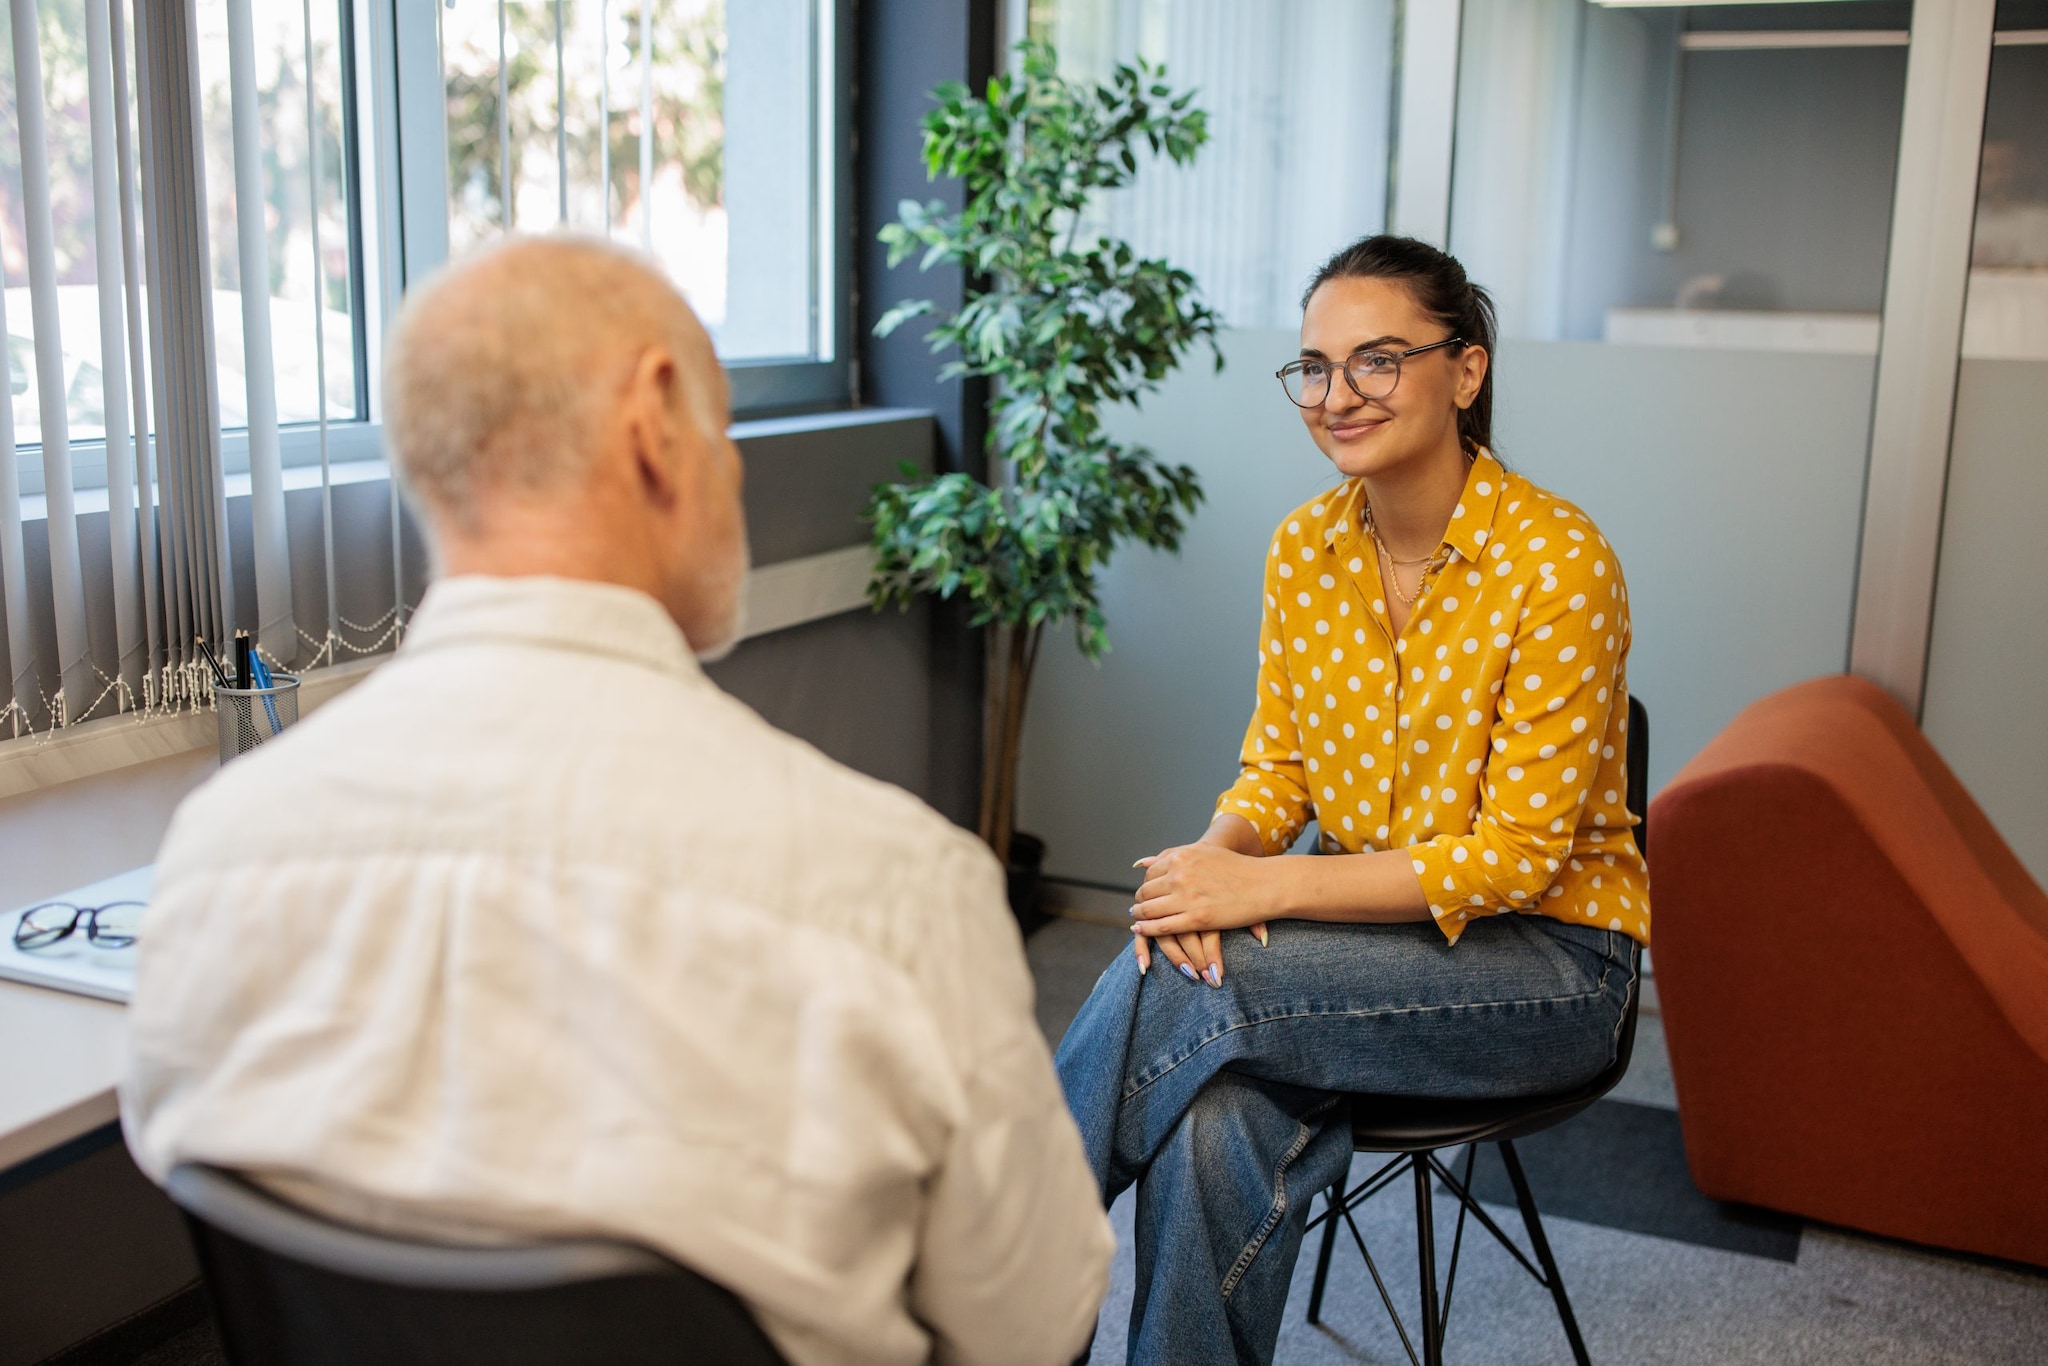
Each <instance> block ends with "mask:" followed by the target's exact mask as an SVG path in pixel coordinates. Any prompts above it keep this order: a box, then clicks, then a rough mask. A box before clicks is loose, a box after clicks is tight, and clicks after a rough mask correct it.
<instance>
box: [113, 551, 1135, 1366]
mask: <svg viewBox="0 0 2048 1366" xmlns="http://www.w3.org/2000/svg"><path fill="white" fill-rule="evenodd" d="M1031 1000H1032V988H1031V982H1030V979H1029V977H1028V975H1027V974H1026V971H1025V966H1024V960H1023V957H1022V955H1021V953H1020V952H1019V941H1018V937H1017V933H1016V930H1015V927H1014V924H1013V922H1012V920H1011V918H1010V915H1009V913H1008V910H1007V908H1006V906H1005V902H1004V891H1003V885H1002V878H1001V875H1000V872H999V870H998V868H997V866H996V864H995V861H994V860H993V859H991V858H990V857H989V855H988V853H987V850H986V849H985V848H984V847H983V846H982V845H981V844H980V843H979V842H977V841H976V840H974V839H973V838H972V837H971V836H969V835H967V834H965V833H963V832H961V831H959V830H957V829H956V828H954V827H953V826H952V825H951V824H949V823H948V822H947V821H945V820H943V819H942V818H941V817H939V816H938V815H936V814H935V813H933V812H932V811H930V810H929V809H928V808H926V807H924V806H923V805H921V804H920V803H918V802H917V801H916V800H914V799H913V798H911V797H910V796H908V795H907V794H905V793H903V792H901V791H899V790H897V789H895V788H892V787H889V786H887V785H886V784H883V783H880V782H876V781H873V780H871V779H868V778H864V777H861V776H860V775H858V774H855V773H853V772H851V771H849V770H847V769H845V768H842V767H840V766H839V765H837V764H835V763H833V762H831V761H830V760H828V759H826V758H825V757H824V756H822V755H820V754H819V753H817V752H816V751H815V750H813V749H812V748H810V747H809V746H808V745H805V744H803V743H802V742H800V741H798V740H795V739H793V738H791V737H789V736H787V735H784V734H782V733H780V732H778V731H776V730H774V729H773V728H772V727H770V726H769V725H768V724H767V723H766V722H764V721H762V720H761V719H760V718H759V717H757V716H755V715H754V714H753V713H752V712H751V711H749V710H748V709H747V708H746V707H744V706H742V705H741V704H740V703H739V702H737V701H735V700H733V699H732V698H730V697H728V696H727V695H725V694H724V693H722V692H720V691H719V689H718V688H717V687H716V686H714V685H713V684H712V683H711V682H710V680H709V679H707V678H706V677H705V676H704V674H703V673H702V671H701V670H700V669H699V667H698V665H697V663H696V661H695V659H694V658H693V657H692V655H691V654H690V651H689V649H688V647H687V645H686V644H685V642H684V640H683V637H682V634H681V633H680V632H679V631H678V630H677V629H676V627H675V626H674V624H673V623H672V622H671V621H670V620H669V618H668V617H667V615H666V614H665V613H664V612H663V611H662V610H661V608H660V607H659V606H658V605H657V604H656V603H655V602H654V601H653V600H652V599H651V598H648V597H646V596H644V595H642V594H639V593H636V592H633V591H631V590H628V589H624V588H617V587H611V586H607V585H599V584H591V583H577V582H569V581H565V580H559V579H539V578H530V579H492V578H478V577H465V578H455V579H449V580H445V581H443V582H441V583H438V584H436V585H435V586H434V587H433V588H432V589H431V590H430V591H429V593H428V594H427V597H426V600H425V602H424V603H423V604H422V605H421V607H420V610H419V612H418V614H417V616H416V617H415V619H414V622H413V625H412V627H411V629H410V631H409V633H408V637H407V639H406V642H405V645H404V647H403V648H402V649H401V650H400V651H399V652H398V655H397V657H396V658H395V659H394V660H393V661H392V662H391V663H389V664H386V665H385V666H384V667H383V668H381V669H380V670H378V671H377V673H376V674H375V675H374V676H372V677H371V678H370V679H368V680H367V681H365V682H364V683H362V684H360V685H359V686H358V687H356V688H355V689H354V690H353V691H352V692H350V693H348V694H347V695H346V696H344V697H342V698H340V699H338V700H337V701H335V702H333V703H332V704H330V705H329V706H327V707H325V708H323V709H322V710H321V711H320V712H319V713H318V714H316V715H314V716H311V717H309V718H308V719H307V720H306V721H305V722H304V723H302V724H301V725H299V726H297V727H295V728H294V729H292V730H291V731H290V732H289V733H288V734H286V735H284V736H282V737H280V738H279V739H277V740H274V741H272V742H270V743H268V744H266V745H264V746H263V747H262V748H260V749H259V750H257V751H255V752H254V753H252V754H249V755H247V756H245V757H243V758H240V759H237V760H235V761H234V762H233V763H232V764H230V765H229V766H228V767H227V768H225V769H224V770H223V771H222V772H221V773H220V775H219V776H217V777H215V778H213V779H212V780H211V781H209V782H208V783H206V785H205V786H203V787H201V788H200V789H199V790H198V791H197V792H195V793H193V794H192V796H191V797H189V798H188V799H187V800H186V801H185V803H184V805H183V806H182V807H180V808H179V810H178V813H177V816H176V818H175V819H174V821H173V822H172V825H171V830H170V834H169V835H168V837H167V838H166V840H165V843H164V847H163V851H162V853H161V855H160V859H159V863H158V867H157V875H156V894H155V899H154V901H153V902H152V904H151V905H150V907H149V910H148V912H147V914H146V916H145V918H144V921H143V926H142V932H141V950H140V962H139V971H138V975H137V980H136V987H135V994H134V999H133V1002H132V1004H131V1006H130V1009H129V1019H130V1042H131V1049H132V1058H131V1064H130V1069H129V1073H128V1077H127V1080H126V1082H125V1083H124V1084H123V1086H122V1088H121V1115H122V1123H123V1125H124V1127H125V1130H126V1133H127V1136H128V1143H129V1146H130V1147H131V1148H132V1149H133V1151H134V1153H135V1157H136V1160H137V1161H138V1163H139V1164H140V1165H141V1166H142V1168H143V1170H144V1171H146V1172H147V1173H149V1175H150V1176H152V1177H154V1178H156V1179H157V1180H159V1181H161V1180H162V1179H163V1177H164V1175H165V1174H166V1172H168V1171H169V1169H170V1168H171V1166H172V1165H174V1164H175V1163H178V1162H181V1161H187V1160H192V1161H202V1162H208V1163H213V1164H217V1165H220V1166H225V1167H231V1168H238V1169H243V1170H247V1171H250V1172H252V1173H255V1174H257V1175H259V1177H261V1179H263V1180H264V1181H265V1182H266V1184H270V1185H272V1186H273V1187H275V1188H277V1189H279V1190H280V1191H281V1192H283V1193H286V1194H288V1195H290V1196H292V1197H293V1198H294V1199H297V1200H300V1201H302V1202H306V1203H309V1204H312V1205H314V1206H315V1207H318V1208H322V1209H325V1210H326V1211H328V1212H329V1213H331V1214H334V1215H337V1216H339V1217H343V1218H346V1219H349V1220H352V1221H357V1222H363V1223H368V1224H370V1225H373V1226H377V1227H382V1228H385V1229H387V1230H391V1231H396V1232H410V1233H415V1234H423V1235H429V1236H452V1237H520V1238H530V1237H536V1236H546V1235H551V1234H553V1235H560V1234H571V1233H595V1234H605V1235H613V1236H619V1237H623V1238H627V1239H631V1240H635V1241H639V1242H643V1243H645V1244H648V1245H650V1246H652V1247H654V1248H657V1249H659V1250H661V1251H663V1252H665V1253H667V1254H668V1255H670V1256H672V1257H674V1258H676V1259H677V1260H678V1261H680V1262H682V1263H684V1264H686V1265H688V1266H690V1267H693V1268H695V1269H696V1270H698V1271H700V1272H702V1273H704V1274H705V1275H708V1276H710V1277H711V1278H712V1279H714V1280H716V1281H718V1282H720V1283H722V1284H724V1285H725V1286H727V1287H728V1288H730V1289H731V1290H732V1291H733V1292H734V1293H736V1294H737V1295H739V1296H740V1297H741V1298H742V1299H743V1300H744V1301H746V1302H747V1304H748V1305H749V1307H750V1308H752V1310H753V1311H754V1313H755V1314H756V1316H757V1317H758V1318H759V1320H760V1322H761V1324H762V1326H763V1327H764V1328H765V1329H766V1330H767V1332H768V1333H769V1335H770V1336H771V1337H772V1338H773V1339H774V1340H775V1342H776V1344H777V1345H778V1346H779V1347H780V1348H781V1349H782V1350H783V1352H784V1353H785V1354H786V1355H787V1356H789V1357H790V1359H791V1360H792V1361H794V1362H797V1363H799V1364H800V1366H810V1364H811V1363H823V1362H843V1361H862V1362H915V1361H921V1360H925V1359H926V1358H927V1357H928V1356H929V1357H935V1358H936V1359H938V1360H941V1361H967V1362H1048V1363H1049V1362H1065V1361H1067V1360H1070V1359H1071V1358H1072V1357H1073V1356H1074V1354H1075V1353H1076V1352H1077V1351H1078V1350H1079V1349H1080V1347H1081V1345H1082V1343H1083V1342H1084V1341H1085V1340H1086V1339H1087V1336H1088V1333H1089V1331H1090V1329H1091V1328H1092V1326H1093V1325H1094V1322H1095V1315H1096V1307H1097V1305H1098V1304H1099V1303H1100V1301H1101V1298H1102V1295H1103V1291H1104V1288H1105V1285H1106V1283H1107V1277H1108V1265H1109V1258H1110V1251H1111V1235H1110V1232H1109V1226H1108V1222H1107V1220H1106V1218H1105V1217H1104V1214H1103V1211H1102V1207H1101V1202H1100V1197H1099V1194H1098V1192H1097V1190H1096V1187H1095V1183H1094V1181H1093V1179H1092V1177H1091V1176H1090V1174H1089V1171H1088V1167H1087V1164H1086V1161H1085V1159H1084V1157H1083V1155H1082V1150H1081V1143H1080V1137H1079V1135H1078V1133H1077V1132H1076V1131H1075V1128H1074V1125H1073V1122H1072V1120H1071V1119H1070V1118H1069V1116H1068V1114H1067V1110H1066V1106H1065V1103H1064V1101H1063V1099H1062V1097H1061V1094H1060V1089H1059V1086H1058V1082H1057V1079H1056V1078H1055V1076H1054V1074H1053V1070H1052V1065H1051V1059H1050V1057H1049V1056H1048V1054H1047V1051H1046V1046H1045V1043H1044V1040H1043V1039H1042V1038H1041V1037H1040V1035H1039V1033H1038V1029H1037V1026H1036V1024H1035V1023H1034V1021H1033V1017H1032V1005H1031Z"/></svg>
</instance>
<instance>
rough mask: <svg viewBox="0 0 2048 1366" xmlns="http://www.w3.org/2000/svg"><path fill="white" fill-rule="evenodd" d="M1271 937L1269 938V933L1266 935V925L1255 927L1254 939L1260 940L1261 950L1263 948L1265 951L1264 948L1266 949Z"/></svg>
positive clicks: (1253, 931)
mask: <svg viewBox="0 0 2048 1366" xmlns="http://www.w3.org/2000/svg"><path fill="white" fill-rule="evenodd" d="M1269 937H1270V936H1268V935H1267V933H1266V927H1265V926H1264V925H1258V926H1255V927H1253V929H1252V938H1254V939H1256V940H1258V941H1259V947H1260V948H1262V949H1263V948H1265V947H1266V941H1267V939H1268V938H1269Z"/></svg>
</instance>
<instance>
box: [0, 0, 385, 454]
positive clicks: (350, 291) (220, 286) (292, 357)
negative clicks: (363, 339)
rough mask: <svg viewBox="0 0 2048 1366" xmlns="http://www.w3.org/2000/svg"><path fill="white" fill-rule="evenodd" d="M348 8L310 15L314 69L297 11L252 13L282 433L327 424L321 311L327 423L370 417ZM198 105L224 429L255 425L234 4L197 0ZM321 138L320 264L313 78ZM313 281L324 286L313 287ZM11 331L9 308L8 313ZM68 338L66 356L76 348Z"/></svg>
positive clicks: (322, 0)
mask: <svg viewBox="0 0 2048 1366" xmlns="http://www.w3.org/2000/svg"><path fill="white" fill-rule="evenodd" d="M342 3H345V0H315V2H314V4H313V5H312V7H311V9H312V18H313V41H312V52H313V60H312V63H311V65H310V67H309V66H308V63H307V61H306V31H305V27H304V24H303V22H302V17H303V16H302V13H301V7H300V6H299V5H296V4H289V3H287V4H275V3H272V4H266V3H263V0H256V3H254V4H253V5H251V7H250V9H251V14H252V17H253V19H254V22H255V34H256V43H255V47H256V100H257V109H258V116H257V117H258V128H259V130H260V140H261V143H262V147H263V192H264V202H263V204H262V206H261V208H260V212H261V213H262V215H263V221H264V222H265V223H266V224H267V225H268V232H267V233H266V234H265V235H266V238H267V245H268V254H269V258H270V278H269V280H267V281H265V282H264V283H263V288H264V290H265V291H266V292H267V293H268V294H269V296H270V345H271V355H272V365H273V366H274V369H275V374H276V380H277V420H278V422H279V423H280V424H283V425H291V424H294V423H308V422H315V421H318V420H319V417H320V389H319V378H318V376H319V361H320V359H321V358H320V357H319V356H318V355H317V351H318V347H317V346H316V344H315V343H316V338H315V336H314V328H315V326H316V324H315V322H314V304H313V301H314V299H315V297H316V296H317V297H318V298H319V300H320V306H319V320H320V321H319V324H318V326H319V327H321V328H322V329H323V330H324V332H325V333H326V335H325V337H324V339H322V340H324V342H325V346H326V355H325V357H324V360H325V364H326V376H327V420H328V421H330V422H345V421H350V420H353V419H355V418H358V417H361V416H363V415H364V414H363V412H362V410H361V386H359V385H358V384H357V374H356V365H357V348H356V337H357V319H356V317H355V314H354V300H355V298H356V297H357V291H356V289H355V270H354V262H355V260H356V259H357V255H358V254H357V252H356V251H355V249H354V248H355V243H354V237H353V234H354V230H355V224H354V222H353V221H352V216H353V213H354V204H353V202H352V201H353V195H352V194H351V192H350V191H351V187H352V185H353V183H354V175H353V172H352V168H351V166H350V154H351V152H352V149H351V148H350V147H349V146H348V145H347V142H346V137H345V130H344V127H343V118H344V115H343V109H344V106H343V99H342V91H343V88H344V71H345V65H344V63H345V55H344V53H343V50H342V45H343V37H342V35H343V32H344V28H345V26H344V25H343V23H342V13H341V8H342ZM196 8H197V11H198V27H199V82H200V84H199V101H200V104H199V107H200V118H201V122H202V125H203V127H204V129H205V136H206V201H207V246H208V248H209V249H210V251H211V253H212V256H213V288H214V295H213V329H214V345H215V351H216V356H217V359H218V368H219V375H218V379H219V386H218V387H219V390H220V421H221V426H222V428H223V429H224V430H230V431H231V430H234V429H235V428H239V427H246V426H247V425H248V421H249V387H248V379H247V370H246V369H245V365H246V361H245V360H244V355H245V351H244V348H243V342H242V298H241V294H242V290H243V288H244V282H243V280H242V278H241V274H242V266H241V255H240V249H239V247H238V245H237V239H236V231H237V224H238V222H239V217H238V216H239V214H240V213H241V212H242V211H243V210H242V207H241V206H239V205H237V204H236V202H235V143H234V123H233V102H232V99H231V96H230V86H229V77H228V7H227V0H200V3H199V4H198V5H197V7H196ZM309 72H310V74H311V79H312V86H313V104H314V119H315V123H316V125H317V128H316V130H315V131H316V133H317V136H318V139H319V147H318V156H319V180H320V200H319V216H320V224H319V227H320V233H319V236H320V258H319V261H318V263H317V269H316V263H315V261H314V257H313V214H314V202H313V169H314V168H313V155H314V146H313V139H312V138H311V137H309V136H308V132H307V122H306V84H307V77H308V73H309ZM316 275H317V277H318V282H317V284H316ZM9 318H10V321H11V319H12V310H11V309H10V310H9ZM70 340H71V339H70V333H69V328H68V326H67V328H66V334H65V343H66V349H69V345H70Z"/></svg>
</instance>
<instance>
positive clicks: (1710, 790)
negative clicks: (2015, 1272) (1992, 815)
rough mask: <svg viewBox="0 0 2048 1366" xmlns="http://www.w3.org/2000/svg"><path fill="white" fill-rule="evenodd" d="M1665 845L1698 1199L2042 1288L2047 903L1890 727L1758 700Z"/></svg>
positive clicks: (1914, 746)
mask: <svg viewBox="0 0 2048 1366" xmlns="http://www.w3.org/2000/svg"><path fill="white" fill-rule="evenodd" d="M2044 779H2048V775H2044ZM2043 799H2044V800H2048V794H2044V798H2043ZM1650 826H1651V828H1653V829H1654V830H1655V831H1656V852H1655V854H1654V855H1653V859H1652V864H1651V866H1652V869H1653V875H1654V878H1655V883H1654V889H1653V897H1654V900H1655V904H1656V930H1655V936H1656V948H1655V954H1656V974H1657V988H1658V997H1659V1000H1660V1002H1661V1005H1662V1010H1663V1016H1664V1030H1665V1037H1666V1040H1667V1041H1668V1043H1669V1045H1670V1050H1671V1067H1672V1073H1673V1076H1674V1078H1675V1080H1676V1082H1677V1087H1678V1108H1679V1116H1680V1120H1681V1123H1682V1125H1683V1128H1684V1133H1685V1148H1686V1157H1687V1160H1688V1162H1689V1163H1690V1165H1691V1168H1692V1174H1693V1179H1694V1180H1695V1181H1696V1182H1697V1183H1698V1184H1699V1187H1700V1189H1701V1190H1702V1191H1704V1192H1705V1193H1706V1194H1708V1195H1710V1196H1713V1197H1715V1198H1716V1199H1722V1200H1739V1201H1743V1202H1746V1203H1749V1204H1755V1205H1764V1206H1768V1207H1770V1208H1772V1209H1779V1210H1785V1211H1789V1212H1791V1213H1795V1214H1800V1215H1804V1216H1807V1217H1809V1218H1813V1219H1818V1220H1822V1221H1825V1222H1828V1223H1834V1224H1844V1225H1848V1226H1849V1227H1852V1228H1859V1229H1865V1230H1868V1231H1870V1232H1873V1233H1880V1234H1885V1235H1888V1236H1891V1237H1895V1238H1905V1239H1910V1240H1912V1241H1914V1242H1918V1243H1929V1244H1933V1245H1935V1246H1938V1247H1946V1248H1956V1249H1961V1250H1965V1251H1969V1252H1977V1253H1983V1254H1988V1255H1991V1256H1996V1257H2007V1258H2012V1259H2015V1260H2018V1261H2023V1262H2031V1263H2034V1264H2036V1265H2042V1266H2048V1162H2043V1161H2042V1160H2041V1149H2042V1144H2043V1143H2044V1142H2048V895H2044V894H2043V892H2042V890H2041V888H2040V887H2039V886H2037V885H2036V884H2035V883H2034V881H2033V879H2032V878H2030V877H2029V876H2028V875H2027V872H2026V870H2025V869H2024V868H2023V867H2022V866H2021V865H2020V863H2019V860H2018V859H2016V858H2015V857H2014V856H2013V853H2012V851H2011V850H2010V849H2008V848H2007V847H2006V845H2005V842H2004V841H2003V840H2001V839H2000V838H1999V837H1998V834H1997V832H1996V831H1995V830H1993V829H1992V827H1991V823H1990V821H1989V820H1987V819H1986V818H1985V816H1984V813H1983V812H1982V811H1981V810H1979V809H1978V807H1977V804H1976V803H1975V802H1973V801H1972V800H1971V799H1970V796H1969V794H1968V793H1967V792H1965V791H1964V790H1963V786H1962V784H1961V783H1959V782H1957V781H1956V777H1955V775H1954V774H1953V773H1951V772H1950V771H1949V769H1948V766H1947V765H1946V764H1944V763H1943V762H1942V760H1941V758H1940V756H1939V755H1937V754H1936V753H1935V752H1934V749H1933V747H1932V746H1931V745H1929V744H1928V742H1927V740H1926V738H1925V737H1924V736H1922V735H1921V734H1920V732H1919V730H1918V729H1917V728H1916V727H1915V726H1914V725H1913V722H1912V720H1911V719H1910V718H1909V717H1908V716H1907V715H1906V713H1905V712H1904V710H1902V709H1901V708H1900V707H1899V705H1898V703H1896V702H1894V701H1893V700H1892V698H1891V697H1890V696H1889V695H1888V694H1886V693H1884V692H1883V691H1881V690H1880V689H1878V688H1876V687H1875V686H1873V685H1871V684H1869V683H1866V682H1864V681H1863V680H1861V679H1857V678H1852V677H1836V678H1824V679H1818V680H1815V681H1814V682H1811V683H1803V684H1800V685H1799V686H1797V687H1793V688H1788V689H1787V690H1785V691H1784V692H1781V693H1777V694H1775V695H1773V696H1771V697H1767V698H1765V699H1764V700H1762V701H1761V702H1758V703H1756V704H1755V705H1754V706H1751V707H1750V708H1748V709H1747V710H1745V711H1744V712H1743V713H1742V714H1741V715H1740V716H1738V717H1736V718H1735V720H1734V721H1733V722H1732V723H1731V724H1730V725H1729V726H1728V728H1727V729H1726V730H1725V731H1723V732H1722V733H1721V734H1720V735H1719V736H1717V737H1716V738H1715V739H1714V741H1713V742H1712V743H1710V744H1709V745H1708V746H1707V747H1706V749H1704V750H1703V751H1701V753H1700V754H1699V756H1698V757H1697V758H1695V759H1694V760H1693V761H1692V762H1691V763H1689V764H1687V765H1686V766H1685V768H1684V769H1683V770H1682V771H1680V772H1679V774H1678V775H1677V776H1676V777H1675V778H1674V779H1673V780H1672V781H1671V784H1670V785H1669V786H1668V787H1667V788H1666V789H1665V791H1664V792H1663V794H1662V795H1660V796H1659V797H1658V798H1657V800H1656V802H1655V803H1653V804H1652V807H1651V817H1650Z"/></svg>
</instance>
